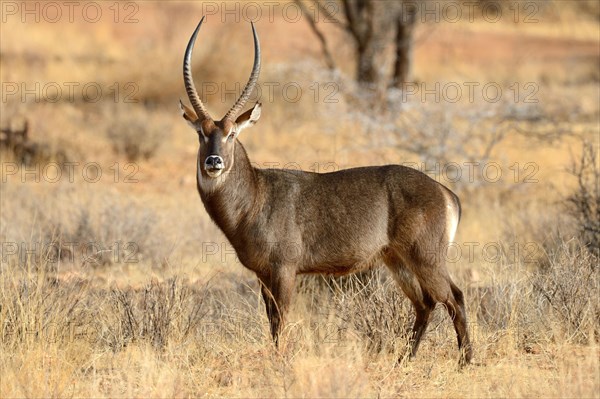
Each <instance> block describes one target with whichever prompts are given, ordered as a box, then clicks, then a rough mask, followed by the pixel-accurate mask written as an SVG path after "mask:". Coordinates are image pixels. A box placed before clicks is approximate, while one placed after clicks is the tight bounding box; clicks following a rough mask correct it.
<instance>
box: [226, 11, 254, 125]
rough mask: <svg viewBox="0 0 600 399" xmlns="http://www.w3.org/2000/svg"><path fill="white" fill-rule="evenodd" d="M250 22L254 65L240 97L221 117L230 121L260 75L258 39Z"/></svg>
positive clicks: (246, 98)
mask: <svg viewBox="0 0 600 399" xmlns="http://www.w3.org/2000/svg"><path fill="white" fill-rule="evenodd" d="M250 24H251V25H252V35H253V36H254V66H253V67H252V72H251V73H250V78H249V79H248V83H246V87H244V90H243V91H242V94H241V95H240V98H238V100H237V101H236V103H235V104H234V105H233V107H231V109H230V110H229V112H227V114H225V116H224V117H223V119H229V120H232V121H233V120H235V118H236V117H237V115H238V113H239V112H240V110H241V109H242V107H243V106H244V105H245V104H246V101H248V98H249V97H250V93H252V90H253V89H254V86H255V85H256V81H257V80H258V75H260V43H259V41H258V35H257V34H256V29H255V28H254V23H253V22H250Z"/></svg>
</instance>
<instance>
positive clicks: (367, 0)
mask: <svg viewBox="0 0 600 399" xmlns="http://www.w3.org/2000/svg"><path fill="white" fill-rule="evenodd" d="M342 4H343V7H344V14H345V17H346V21H347V25H346V29H347V30H348V32H349V33H350V35H351V36H352V37H353V38H354V44H355V49H356V80H357V81H358V82H359V83H361V84H366V85H370V84H373V83H375V82H377V78H378V76H377V68H376V67H375V57H374V56H375V52H374V43H373V42H374V40H373V37H374V35H373V33H374V26H373V24H374V23H375V21H374V20H375V7H374V4H373V0H343V2H342Z"/></svg>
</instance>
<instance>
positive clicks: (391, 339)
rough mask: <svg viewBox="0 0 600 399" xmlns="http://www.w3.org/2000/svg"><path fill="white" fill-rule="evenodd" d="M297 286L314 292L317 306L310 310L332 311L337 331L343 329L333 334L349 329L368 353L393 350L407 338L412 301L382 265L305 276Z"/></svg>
mask: <svg viewBox="0 0 600 399" xmlns="http://www.w3.org/2000/svg"><path fill="white" fill-rule="evenodd" d="M300 290H301V291H303V292H304V293H305V294H306V293H310V294H311V295H314V296H316V298H315V299H314V302H315V303H316V304H317V306H316V309H313V310H311V311H316V310H318V311H319V312H321V313H327V312H333V313H334V314H335V318H336V319H337V323H338V324H339V325H338V329H337V330H338V333H340V334H342V333H345V336H343V335H344V334H342V335H341V336H339V337H335V338H336V339H338V340H341V339H347V338H349V337H350V336H349V334H347V333H346V332H347V331H349V332H350V333H351V334H352V335H355V336H356V338H357V339H358V340H360V341H362V342H363V343H364V344H365V346H366V347H367V349H368V350H369V351H370V352H371V353H380V352H383V351H393V350H394V349H397V344H398V343H400V345H401V346H402V347H404V346H405V344H406V343H407V342H408V338H409V335H408V332H409V331H410V322H411V321H412V318H413V317H414V316H413V313H414V312H413V310H412V305H411V303H410V301H409V300H408V299H407V298H406V297H405V296H404V294H403V293H402V291H401V290H400V288H399V287H398V285H397V284H396V282H395V281H394V280H393V278H391V276H390V275H389V273H387V271H386V270H385V269H383V268H377V269H372V270H370V271H368V272H363V273H359V274H353V275H349V276H344V277H338V278H335V277H312V278H310V279H306V278H305V279H304V280H303V281H302V282H301V285H300ZM323 305H325V307H324V306H323ZM327 306H328V307H329V308H327ZM329 332H330V333H331V331H329ZM330 338H331V337H330Z"/></svg>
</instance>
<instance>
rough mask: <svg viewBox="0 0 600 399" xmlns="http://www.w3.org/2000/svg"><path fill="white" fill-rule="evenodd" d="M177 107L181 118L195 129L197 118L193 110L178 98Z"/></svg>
mask: <svg viewBox="0 0 600 399" xmlns="http://www.w3.org/2000/svg"><path fill="white" fill-rule="evenodd" d="M179 109H181V114H182V116H183V119H185V120H186V121H187V123H188V124H189V125H190V126H191V127H193V128H194V130H196V129H197V128H196V121H197V120H198V116H196V113H195V112H194V110H192V109H190V108H189V107H188V106H186V105H185V104H184V103H183V102H182V101H181V100H179Z"/></svg>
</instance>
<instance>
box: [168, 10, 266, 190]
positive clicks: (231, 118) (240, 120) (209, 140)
mask: <svg viewBox="0 0 600 399" xmlns="http://www.w3.org/2000/svg"><path fill="white" fill-rule="evenodd" d="M203 21H204V17H202V20H201V21H200V23H199V24H198V26H197V27H196V30H195V31H194V33H193V34H192V37H191V38H190V41H189V43H188V45H187V48H186V50H185V56H184V59H183V81H184V84H185V90H186V92H187V95H188V98H189V100H190V103H191V104H192V107H193V109H191V108H189V107H188V106H186V105H185V104H183V102H181V100H180V101H179V105H180V107H181V112H182V114H183V118H184V119H185V120H186V121H187V122H188V123H189V125H190V126H191V127H192V128H194V130H195V131H196V132H197V133H198V139H199V142H200V149H199V151H198V173H200V172H202V176H203V177H204V178H209V179H210V178H217V177H219V176H221V174H223V173H224V172H228V171H230V170H231V168H232V167H233V161H234V156H233V154H234V150H235V145H236V139H237V137H238V135H239V134H240V132H241V131H242V130H244V129H245V128H247V127H249V126H252V125H254V124H255V123H256V121H258V118H259V117H260V108H261V105H260V103H256V104H255V105H254V107H252V108H251V109H249V110H248V111H246V112H244V113H243V114H241V115H240V116H238V114H239V113H240V111H241V110H242V108H243V107H244V105H245V104H246V102H247V101H248V98H249V97H250V93H252V90H253V89H254V86H255V85H256V81H257V80H258V75H259V73H260V43H259V41H258V36H257V34H256V29H255V28H254V24H253V23H252V35H253V36H254V66H253V67H252V72H251V73H250V78H249V79H248V83H246V86H245V87H244V90H243V91H242V94H241V95H240V97H239V98H238V100H237V101H236V102H235V104H234V105H233V107H231V109H230V110H229V111H228V112H227V113H226V114H225V116H224V117H223V119H221V120H220V121H215V120H213V119H212V118H211V116H210V115H209V113H208V111H207V110H206V107H205V106H204V104H203V103H202V101H201V100H200V96H199V95H198V92H197V91H196V87H195V85H194V80H193V78H192V67H191V61H192V52H193V50H194V43H195V42H196V37H197V36H198V31H199V30H200V27H201V26H202V22H203Z"/></svg>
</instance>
